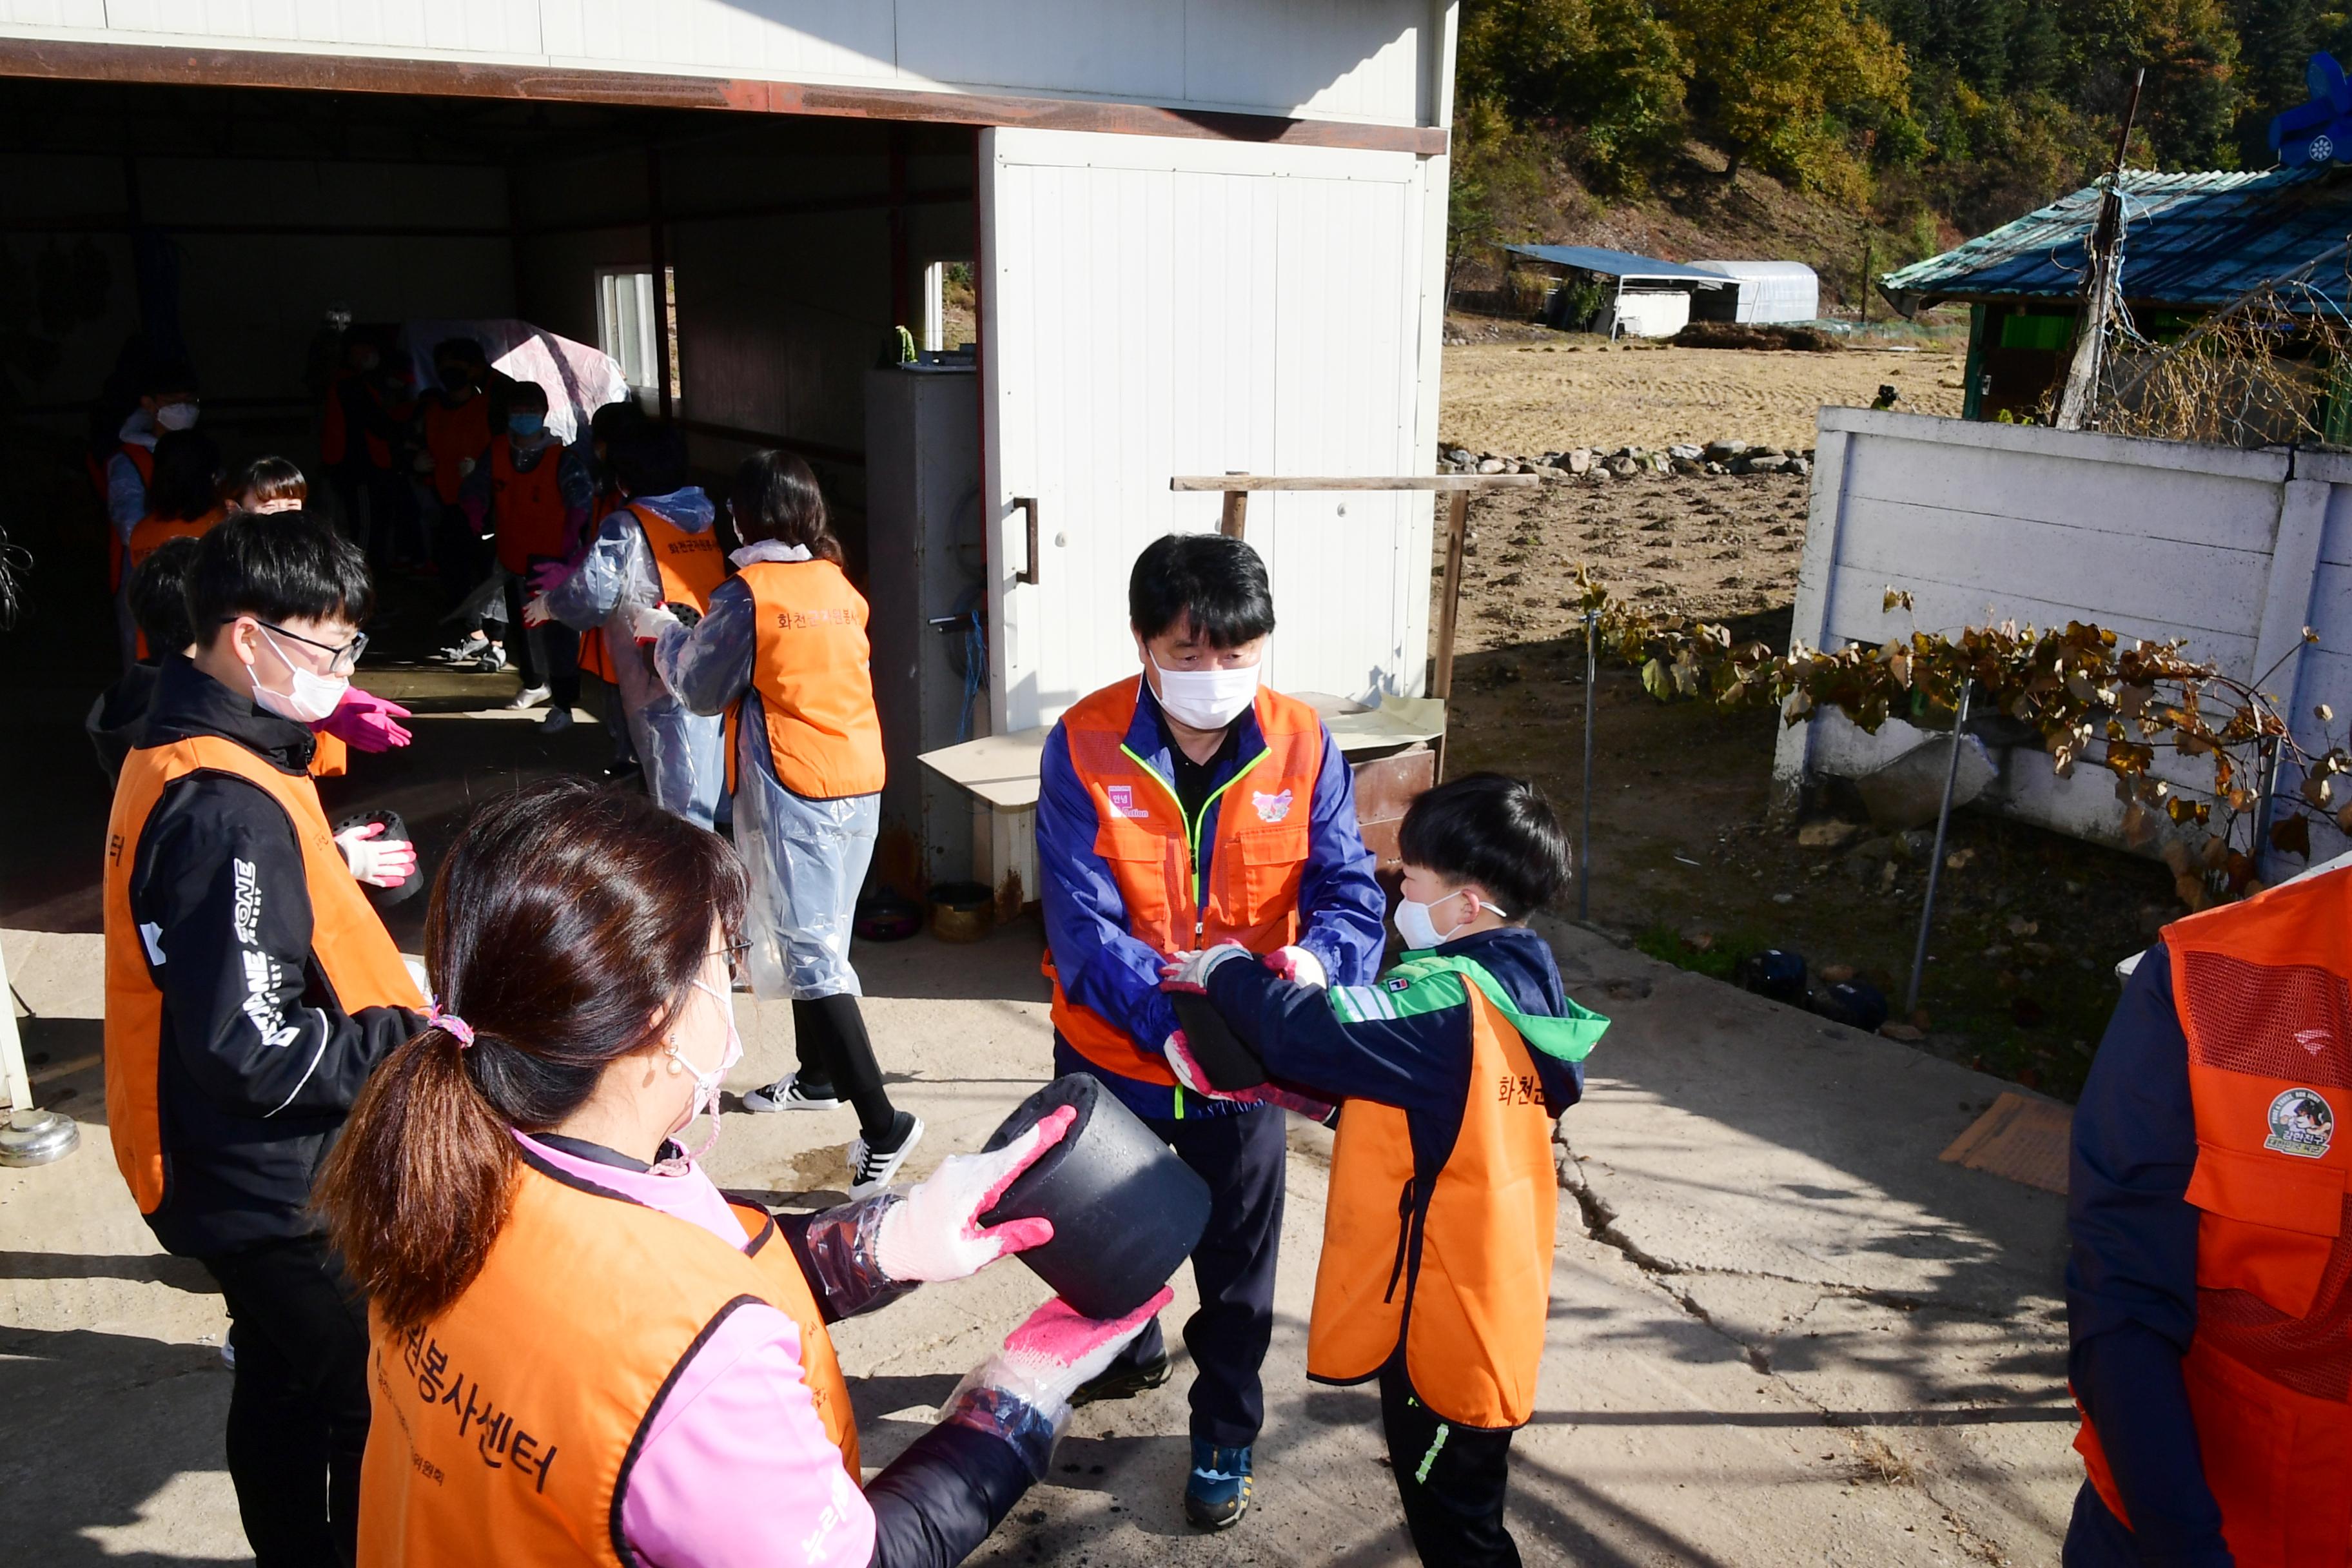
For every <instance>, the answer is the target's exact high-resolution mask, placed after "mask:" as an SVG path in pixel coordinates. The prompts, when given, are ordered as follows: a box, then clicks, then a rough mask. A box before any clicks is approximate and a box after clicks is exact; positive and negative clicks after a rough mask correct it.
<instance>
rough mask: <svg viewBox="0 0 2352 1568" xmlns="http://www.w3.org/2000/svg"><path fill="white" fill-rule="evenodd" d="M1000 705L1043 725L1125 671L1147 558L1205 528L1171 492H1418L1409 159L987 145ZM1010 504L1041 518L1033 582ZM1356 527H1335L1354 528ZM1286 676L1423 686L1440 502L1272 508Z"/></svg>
mask: <svg viewBox="0 0 2352 1568" xmlns="http://www.w3.org/2000/svg"><path fill="white" fill-rule="evenodd" d="M1423 177H1424V172H1423V165H1422V164H1420V163H1418V162H1417V161H1416V160H1414V159H1412V158H1411V157H1410V156H1406V155H1403V154H1389V153H1340V152H1332V151H1328V150H1320V149H1290V148H1272V147H1250V146H1239V145H1235V144H1232V143H1216V142H1149V141H1145V140H1143V139H1139V138H1125V137H1098V136H1083V135H1073V134H1069V133H1066V132H1029V131H998V132H988V133H986V135H985V136H984V137H983V141H982V180H983V193H982V251H983V256H982V263H983V268H984V273H983V277H984V287H983V289H982V308H983V310H985V311H986V313H987V321H986V323H985V324H984V326H983V330H982V341H983V342H985V343H986V344H987V353H986V359H985V368H986V370H987V372H988V385H987V390H986V399H987V403H988V407H989V410H990V412H989V420H988V428H987V431H986V434H985V439H986V445H987V468H988V475H987V480H986V483H987V485H988V488H989V490H990V494H991V497H992V509H993V510H992V517H993V518H994V519H995V529H996V532H995V543H994V548H993V551H992V570H993V573H994V578H995V580H994V582H993V584H992V615H993V621H992V624H993V625H994V626H996V627H998V628H999V630H998V635H997V637H996V645H995V648H994V650H993V653H994V662H995V665H996V668H995V670H994V671H993V681H994V684H993V689H992V698H993V700H994V704H995V712H996V718H997V722H998V724H999V725H1000V727H1002V728H1008V729H1023V728H1027V727H1029V726H1031V725H1034V724H1038V723H1041V722H1045V721H1049V720H1051V719H1052V718H1054V717H1055V716H1056V715H1057V714H1058V713H1059V712H1060V711H1061V710H1063V709H1064V708H1066V707H1067V706H1068V705H1069V704H1070V703H1071V702H1072V701H1075V700H1076V699H1077V698H1079V697H1081V696H1083V695H1085V694H1086V693H1087V691H1089V690H1092V689H1095V688H1096V687H1097V686H1100V685H1102V684H1104V683H1105V682H1107V681H1109V680H1112V679H1117V678H1118V677H1119V676H1121V675H1124V674H1127V673H1129V672H1130V671H1132V670H1133V669H1134V668H1135V650H1134V643H1133V640H1132V638H1131V637H1130V636H1129V631H1128V627H1127V615H1126V595H1127V577H1128V573H1129V568H1130V567H1131V566H1132V565H1133V563H1134V560H1135V556H1136V554H1137V552H1139V551H1140V550H1141V549H1142V547H1143V546H1144V545H1145V544H1146V543H1148V542H1150V540H1152V539H1153V538H1155V537H1157V536H1158V535H1160V534H1161V533H1164V532H1167V531H1171V529H1186V530H1201V529H1208V528H1213V527H1214V526H1215V523H1216V516H1217V509H1218V501H1217V498H1216V497H1215V496H1213V495H1184V496H1177V495H1171V493H1170V491H1169V489H1168V480H1169V479H1170V478H1171V476H1172V475H1175V474H1184V473H1204V474H1213V473H1222V472H1224V471H1227V470H1233V469H1238V470H1245V471H1250V472H1256V473H1292V474H1297V473H1308V472H1318V473H1321V472H1328V473H1342V474H1391V473H1413V472H1419V471H1425V470H1426V468H1427V467H1428V464H1429V454H1428V453H1427V452H1425V451H1423V450H1421V449H1420V443H1419V441H1418V439H1417V432H1418V430H1419V429H1420V428H1421V426H1422V424H1423V403H1424V401H1425V400H1433V399H1434V397H1435V395H1436V392H1435V385H1434V376H1433V374H1427V373H1425V370H1426V372H1433V365H1434V348H1433V345H1428V346H1427V347H1425V346H1424V344H1423V337H1424V335H1425V334H1424V332H1423V330H1422V327H1423V314H1424V312H1423V278H1422V276H1421V274H1422V268H1423V259H1424V257H1425V254H1426V247H1424V245H1423V235H1422V232H1421V229H1422V223H1423V213H1424V204H1423V185H1422V181H1423ZM1018 496H1035V497H1036V498H1038V500H1039V502H1040V505H1041V509H1042V526H1041V530H1040V532H1041V535H1042V538H1041V549H1040V553H1041V557H1042V559H1041V561H1040V563H1039V567H1040V575H1041V581H1040V582H1039V583H1038V584H1036V585H1034V586H1030V585H1025V584H1017V583H1015V582H1014V581H1013V576H1014V574H1016V573H1017V572H1018V571H1019V570H1020V568H1021V566H1022V565H1023V564H1024V554H1025V549H1026V545H1025V540H1024V528H1023V519H1022V517H1021V515H1020V514H1019V513H1018V512H1017V511H1015V510H1013V506H1012V501H1013V498H1014V497H1018ZM1343 502H1344V503H1345V504H1346V506H1347V513H1346V515H1345V516H1344V517H1343V516H1341V515H1340V513H1339V507H1340V505H1341V504H1342V503H1343ZM1249 537H1250V540H1251V542H1253V543H1254V544H1255V545H1256V546H1257V547H1258V549H1259V550H1260V551H1261V552H1263V553H1265V555H1266V557H1267V560H1268V563H1269V565H1270V568H1271V571H1272V573H1273V577H1274V589H1275V598H1276V613H1277V615H1278V616H1279V618H1280V621H1281V629H1280V630H1279V631H1278V632H1277V634H1276V641H1275V653H1274V660H1275V663H1274V666H1273V668H1271V670H1270V671H1269V678H1270V679H1273V680H1274V681H1275V682H1276V684H1278V685H1281V686H1284V687H1286V688H1289V689H1316V690H1326V691H1333V692H1338V693H1341V694H1343V695H1348V696H1354V697H1364V696H1369V695H1370V694H1371V693H1373V692H1374V691H1377V690H1380V689H1389V690H1403V691H1414V690H1418V689H1420V686H1421V683H1422V680H1423V661H1424V659H1425V657H1426V655H1425V650H1424V648H1423V636H1424V628H1425V626H1426V614H1427V611H1426V599H1427V593H1428V578H1429V574H1428V560H1429V510H1428V503H1427V501H1426V500H1422V501H1420V502H1419V503H1405V502H1402V501H1400V500H1396V499H1394V498H1390V497H1384V496H1379V495H1367V494H1362V493H1359V494H1355V495H1352V496H1339V495H1333V496H1324V495H1283V496H1259V497H1257V498H1255V500H1254V502H1253V505H1252V510H1251V515H1250V528H1249Z"/></svg>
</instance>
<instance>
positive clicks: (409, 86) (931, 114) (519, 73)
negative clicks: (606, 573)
mask: <svg viewBox="0 0 2352 1568" xmlns="http://www.w3.org/2000/svg"><path fill="white" fill-rule="evenodd" d="M0 77H30V78H41V79H52V80H69V81H119V82H142V83H152V84H155V85H174V86H187V85H201V86H205V87H247V88H288V89H309V90H311V91H318V92H365V93H409V94H421V95H425V96H431V97H440V98H488V99H507V100H517V101H528V102H537V103H609V104H625V105H633V106H636V107H640V108H650V109H716V110H737V111H739V112H744V113H752V114H803V115H819V116H827V117H832V118H837V119H848V120H877V121H901V122H908V123H931V124H944V125H1012V126H1027V127H1034V128H1035V129H1039V130H1046V131H1100V132H1115V133H1119V134H1125V135H1135V136H1178V137H1187V138H1192V139H1194V140H1207V141H1218V142H1280V143H1283V144H1286V145H1290V146H1310V147H1356V148H1366V149H1372V150H1377V151H1383V152H1396V153H1420V154H1422V155H1423V156H1433V155H1435V154H1437V153H1444V151H1445V150H1446V132H1445V131H1444V128H1443V127H1442V126H1423V125H1362V124H1355V123H1351V122H1349V121H1337V120H1288V119H1285V118H1283V117H1281V116H1279V115H1272V114H1227V113H1217V112H1212V111H1208V110H1183V109H1163V108H1160V107H1156V106H1154V105H1150V104H1139V103H1098V102H1092V101H1087V100H1076V99H1056V98H1025V97H1015V96H1012V95H1009V94H994V93H953V92H893V91H887V90H884V89H875V88H859V87H824V86H817V85H814V84H811V83H805V82H786V81H758V80H748V79H741V78H726V77H692V76H662V75H656V74H654V73H652V72H646V71H621V70H614V71H599V70H581V69H576V68H568V67H559V66H531V65H497V64H486V63H481V62H477V61H468V60H421V59H386V58H366V57H362V56H356V55H309V54H286V53H278V52H275V51H270V50H261V49H199V48H186V47H173V46H167V45H161V44H91V43H79V42H62V41H58V40H54V39H44V38H5V39H0Z"/></svg>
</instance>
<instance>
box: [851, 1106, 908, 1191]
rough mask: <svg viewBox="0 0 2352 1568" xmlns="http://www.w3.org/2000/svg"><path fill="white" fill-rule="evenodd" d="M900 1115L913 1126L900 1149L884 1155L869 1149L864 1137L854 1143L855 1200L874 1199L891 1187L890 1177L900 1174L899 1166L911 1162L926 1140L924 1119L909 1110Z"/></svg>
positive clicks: (852, 1158) (853, 1187)
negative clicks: (908, 1159) (918, 1145)
mask: <svg viewBox="0 0 2352 1568" xmlns="http://www.w3.org/2000/svg"><path fill="white" fill-rule="evenodd" d="M898 1114H899V1115H901V1116H903V1117H905V1118H906V1119H907V1121H908V1122H909V1123H910V1125H909V1126H908V1129H907V1135H906V1137H904V1138H902V1139H900V1140H899V1141H898V1147H897V1148H896V1149H893V1150H891V1151H890V1152H887V1153H883V1152H879V1151H877V1150H875V1149H873V1148H871V1147H869V1146H868V1145H867V1143H866V1139H865V1137H864V1136H863V1135H862V1134H861V1135H860V1136H858V1137H856V1138H854V1139H852V1140H851V1141H850V1144H849V1195H850V1196H851V1197H853V1198H870V1197H872V1196H873V1195H874V1194H876V1193H878V1192H880V1191H881V1190H882V1189H883V1188H885V1187H887V1186H888V1185H889V1184H890V1178H891V1177H893V1176H896V1175H897V1174H898V1167H899V1166H901V1165H903V1164H905V1163H907V1156H908V1155H909V1154H911V1153H913V1152H915V1145H916V1144H918V1143H919V1142H922V1141H923V1119H922V1118H921V1117H919V1116H917V1115H916V1114H914V1112H912V1111H908V1110H902V1111H900V1112H898Z"/></svg>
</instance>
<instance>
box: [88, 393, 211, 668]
mask: <svg viewBox="0 0 2352 1568" xmlns="http://www.w3.org/2000/svg"><path fill="white" fill-rule="evenodd" d="M139 388H140V389H139V406H138V407H136V408H134V409H132V410H131V413H130V415H129V416H128V417H126V418H125V419H124V420H123V421H122V428H121V430H120V431H118V432H116V434H115V441H114V450H113V451H111V452H110V453H108V454H107V458H106V462H105V465H104V467H103V468H102V470H101V476H102V479H103V481H104V484H103V488H104V490H105V495H106V517H107V521H109V522H110V523H111V524H112V525H113V532H112V534H111V535H110V537H109V538H108V540H107V545H106V551H107V563H108V567H109V577H108V582H107V586H108V588H110V590H112V591H113V594H114V619H115V627H116V631H117V633H118V635H119V636H120V637H121V643H122V662H123V665H124V667H125V668H128V667H129V666H130V664H131V661H132V660H133V659H134V658H136V657H137V654H136V652H135V651H134V647H133V644H134V640H135V635H136V628H135V627H134V626H132V624H131V601H130V596H129V592H128V590H129V587H130V581H131V568H130V567H129V566H127V565H125V564H124V563H123V555H124V553H125V552H126V551H127V550H128V549H129V548H130V544H131V530H133V529H135V528H137V527H138V526H139V521H140V520H141V519H142V518H143V517H145V516H146V515H147V513H148V511H149V510H150V508H149V507H148V504H147V486H148V483H149V481H150V480H152V479H153V478H154V475H155V442H156V440H157V439H158V438H159V437H162V436H163V435H165V434H166V433H168V432H170V431H173V430H193V429H194V428H195V425H196V416H197V415H198V414H199V413H200V412H201V411H202V405H200V404H199V403H198V401H197V398H196V375H195V372H194V371H192V370H190V369H189V368H188V367H187V366H186V365H184V364H176V363H172V364H161V365H157V366H155V367H153V368H152V369H151V370H149V371H148V373H147V374H145V375H143V376H142V377H141V378H140V384H139Z"/></svg>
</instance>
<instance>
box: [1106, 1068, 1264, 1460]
mask: <svg viewBox="0 0 2352 1568" xmlns="http://www.w3.org/2000/svg"><path fill="white" fill-rule="evenodd" d="M1282 1119H1283V1113H1282V1112H1281V1111H1279V1110H1244V1111H1240V1112H1238V1113H1235V1114H1233V1115H1228V1116H1203V1117H1184V1118H1181V1119H1178V1120H1173V1121H1160V1120H1159V1119H1158V1118H1156V1117H1148V1118H1146V1119H1145V1120H1144V1125H1145V1126H1147V1127H1149V1128H1150V1129H1151V1131H1153V1132H1154V1133H1155V1134H1157V1135H1158V1136H1160V1137H1161V1138H1164V1139H1166V1140H1167V1141H1168V1143H1169V1145H1170V1146H1171V1148H1173V1149H1174V1150H1175V1151H1176V1154H1177V1157H1178V1158H1179V1159H1181V1160H1182V1161H1183V1162H1184V1163H1186V1164H1187V1165H1190V1166H1192V1169H1193V1170H1194V1171H1196V1172H1198V1173H1199V1174H1200V1177H1201V1179H1202V1181H1204V1182H1206V1183H1208V1184H1209V1224H1208V1228H1207V1229H1205V1230H1203V1231H1202V1233H1201V1243H1200V1245H1199V1246H1198V1247H1194V1248H1193V1249H1192V1283H1193V1284H1194V1285H1195V1286H1196V1287H1197V1288H1198V1289H1199V1290H1200V1292H1201V1310H1199V1311H1197V1312H1194V1313H1193V1314H1192V1318H1191V1319H1190V1320H1189V1321H1187V1322H1186V1323H1185V1324H1184V1348H1185V1349H1187V1350H1189V1351H1191V1352H1192V1369H1193V1371H1192V1436H1195V1437H1199V1438H1202V1439H1203V1440H1204V1441H1207V1442H1210V1443H1213V1444H1215V1445H1216V1446H1217V1447H1220V1448H1245V1447H1249V1446H1250V1445H1251V1444H1253V1443H1255V1442H1256V1441H1257V1434H1258V1428H1260V1427H1261V1426H1265V1385H1264V1384H1262V1383H1260V1382H1259V1380H1258V1369H1259V1368H1260V1367H1262V1366H1264V1365H1265V1347H1266V1346H1267V1345H1268V1344H1269V1343H1270V1342H1272V1341H1273V1339H1274V1262H1275V1255H1276V1252H1277V1251H1278V1250H1279V1249H1280V1247H1281V1243H1282V1197H1283V1173H1284V1164H1283V1162H1284V1156H1285V1154H1286V1149H1287V1144H1286V1140H1285V1134H1284V1128H1283V1121H1282ZM1165 1352H1166V1342H1165V1341H1164V1340H1163V1339H1162V1338H1161V1336H1160V1324H1159V1322H1158V1321H1153V1322H1151V1323H1150V1325H1148V1326H1147V1327H1146V1328H1145V1329H1144V1331H1143V1332H1142V1333H1140V1334H1139V1335H1138V1336H1136V1338H1135V1340H1134V1341H1133V1342H1131V1343H1129V1346H1128V1348H1127V1349H1126V1351H1125V1352H1122V1353H1121V1354H1120V1356H1119V1359H1118V1361H1117V1362H1116V1363H1113V1364H1114V1366H1131V1365H1139V1364H1140V1363H1144V1362H1147V1361H1151V1360H1154V1359H1156V1358H1157V1357H1159V1356H1160V1355H1162V1354H1164V1353H1165Z"/></svg>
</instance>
